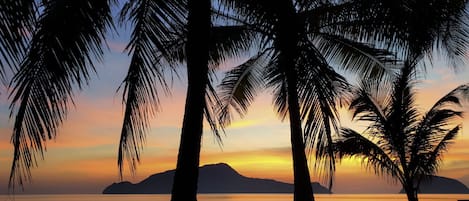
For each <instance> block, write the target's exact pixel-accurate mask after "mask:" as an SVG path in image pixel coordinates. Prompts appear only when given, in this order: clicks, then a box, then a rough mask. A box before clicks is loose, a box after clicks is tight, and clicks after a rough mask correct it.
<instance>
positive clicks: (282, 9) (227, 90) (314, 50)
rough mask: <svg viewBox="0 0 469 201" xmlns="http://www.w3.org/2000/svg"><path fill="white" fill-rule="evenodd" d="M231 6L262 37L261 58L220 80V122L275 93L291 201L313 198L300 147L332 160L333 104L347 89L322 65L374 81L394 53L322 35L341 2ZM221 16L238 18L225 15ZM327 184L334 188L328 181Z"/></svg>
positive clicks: (325, 164)
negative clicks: (289, 160) (286, 131)
mask: <svg viewBox="0 0 469 201" xmlns="http://www.w3.org/2000/svg"><path fill="white" fill-rule="evenodd" d="M299 2H301V1H299ZM229 3H232V4H234V6H233V7H234V8H235V9H238V10H240V11H239V12H241V13H242V14H244V15H245V16H247V19H238V20H239V21H242V22H244V23H245V24H247V26H249V27H251V28H252V29H253V30H255V31H258V32H259V33H261V34H263V38H262V40H261V41H260V44H261V48H260V49H261V51H260V53H258V54H256V55H254V56H253V57H252V58H250V59H249V60H248V61H247V62H246V63H244V64H242V65H240V66H238V67H235V68H234V69H233V70H231V71H229V72H228V73H227V75H226V77H225V78H224V80H223V81H222V83H221V93H220V94H221V100H222V102H223V107H222V108H221V109H220V118H221V122H224V124H229V122H230V121H231V119H232V114H231V113H232V111H231V110H234V111H236V112H238V113H240V114H241V116H242V115H244V114H245V113H246V112H247V108H248V106H249V105H250V103H251V102H252V101H253V99H254V97H255V95H256V94H257V93H258V91H259V90H260V89H261V88H263V87H265V86H266V87H270V88H273V89H274V92H273V93H274V98H275V100H274V103H275V106H276V107H277V111H278V113H279V114H280V116H281V117H282V118H285V117H286V116H288V117H289V121H290V133H291V144H292V156H293V168H294V186H295V188H294V189H295V190H294V200H311V199H314V197H313V192H312V189H311V182H310V174H309V169H308V165H307V158H306V154H305V145H306V146H308V147H311V148H314V149H315V150H316V156H318V158H319V156H321V157H322V156H324V155H330V156H332V154H333V152H332V150H328V149H325V148H326V147H327V146H325V145H327V144H330V143H331V142H332V141H331V140H332V133H333V132H334V130H335V128H337V125H338V122H337V111H336V108H337V107H336V102H337V99H338V97H340V95H341V94H342V93H343V92H344V91H345V90H346V88H347V84H346V82H345V80H344V79H343V78H342V77H341V76H340V75H338V74H337V73H336V72H335V71H334V70H333V68H332V67H331V66H329V64H328V62H327V60H329V61H331V60H332V61H334V62H336V63H338V64H339V65H342V67H344V68H348V69H355V71H360V72H362V73H363V74H365V75H375V76H376V75H383V74H384V72H385V70H386V69H385V68H383V66H385V63H387V62H388V61H391V60H392V59H391V57H390V56H392V55H391V54H390V53H389V52H387V51H386V50H380V49H376V48H373V47H371V46H369V45H366V44H363V43H360V42H356V41H352V40H348V39H347V38H344V37H342V36H340V35H338V34H335V32H334V30H332V31H331V30H329V29H327V28H324V29H322V28H321V27H327V26H328V23H331V24H333V22H332V21H330V20H331V19H334V17H331V16H334V15H335V16H340V14H342V11H343V9H344V6H343V5H341V4H338V5H336V4H332V3H330V4H327V3H324V4H323V3H319V2H316V3H317V4H314V3H312V4H314V5H304V6H302V7H301V8H300V9H297V8H296V6H295V4H293V2H292V1H289V0H282V1H275V2H272V1H233V2H229ZM239 8H241V9H239ZM243 8H244V9H243ZM246 8H249V9H246ZM222 15H223V16H224V17H228V18H230V19H237V18H236V17H234V16H230V15H229V14H222ZM334 22H335V21H334ZM336 23H340V22H339V21H337V22H336ZM331 44H333V45H334V46H331ZM365 53H366V54H365ZM302 124H304V126H305V129H304V130H303V129H302ZM304 139H305V140H306V141H304ZM328 159H330V160H321V161H320V162H319V163H321V164H322V165H321V168H325V169H326V170H330V171H332V170H334V160H333V157H329V158H328ZM330 178H332V174H331V177H330ZM329 183H330V185H332V180H330V182H329Z"/></svg>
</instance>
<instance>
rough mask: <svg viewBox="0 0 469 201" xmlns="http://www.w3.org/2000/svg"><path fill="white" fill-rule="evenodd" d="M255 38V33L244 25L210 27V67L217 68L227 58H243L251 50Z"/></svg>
mask: <svg viewBox="0 0 469 201" xmlns="http://www.w3.org/2000/svg"><path fill="white" fill-rule="evenodd" d="M256 37H257V36H256V34H255V32H253V31H251V30H250V29H248V27H247V26H244V25H236V26H214V27H212V30H211V44H210V58H209V59H210V65H211V66H218V65H219V64H220V63H222V62H224V61H226V60H227V59H229V58H233V57H235V58H239V57H241V56H243V54H245V53H247V52H248V51H249V50H250V49H251V47H252V46H253V44H254V41H256Z"/></svg>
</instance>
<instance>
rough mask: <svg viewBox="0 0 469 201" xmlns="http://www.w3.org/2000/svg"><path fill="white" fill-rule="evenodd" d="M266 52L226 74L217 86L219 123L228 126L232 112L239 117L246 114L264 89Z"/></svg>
mask: <svg viewBox="0 0 469 201" xmlns="http://www.w3.org/2000/svg"><path fill="white" fill-rule="evenodd" d="M267 58H268V52H267V51H264V52H262V53H260V54H258V55H255V56H253V57H251V58H250V59H248V60H247V61H246V62H244V63H243V64H241V65H239V66H237V67H235V68H233V69H232V70H230V71H228V72H226V74H225V77H224V78H223V80H222V81H221V83H220V85H219V91H220V92H219V94H220V100H221V103H222V106H221V108H220V109H219V110H218V111H219V112H218V113H219V118H220V122H222V124H223V125H228V124H230V122H231V120H232V119H233V114H232V113H233V112H232V110H234V111H236V112H237V113H238V114H239V115H241V116H243V115H244V114H246V112H247V109H248V107H249V106H250V105H251V103H252V101H254V97H255V95H256V94H257V93H258V91H259V90H260V89H261V88H263V87H264V80H263V78H264V73H263V72H264V69H263V67H264V66H265V65H266V59H267Z"/></svg>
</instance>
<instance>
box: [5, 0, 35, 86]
mask: <svg viewBox="0 0 469 201" xmlns="http://www.w3.org/2000/svg"><path fill="white" fill-rule="evenodd" d="M35 22H36V5H35V1H33V0H4V1H2V3H1V5H0V79H2V80H3V81H4V79H5V77H4V76H5V71H6V68H5V66H7V67H9V68H10V69H15V68H16V67H17V65H18V64H19V63H20V62H21V60H22V59H23V57H24V55H25V53H26V50H27V43H28V40H29V39H30V38H29V34H30V33H33V30H34V28H33V27H34V24H35Z"/></svg>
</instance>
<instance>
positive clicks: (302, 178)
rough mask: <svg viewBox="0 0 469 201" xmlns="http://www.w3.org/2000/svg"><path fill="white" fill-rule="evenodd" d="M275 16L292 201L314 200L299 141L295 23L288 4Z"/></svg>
mask: <svg viewBox="0 0 469 201" xmlns="http://www.w3.org/2000/svg"><path fill="white" fill-rule="evenodd" d="M283 2H285V4H286V5H282V7H284V8H281V9H280V10H281V11H280V16H279V26H278V27H279V30H278V40H277V42H278V43H277V45H278V47H279V49H280V52H281V56H280V61H279V65H280V66H281V68H282V69H283V70H284V72H285V77H286V82H287V96H288V98H287V102H288V112H289V119H290V135H291V136H290V137H291V148H292V157H293V177H294V193H293V200H294V201H311V200H314V195H313V190H312V187H311V180H310V179H311V178H310V175H309V169H308V163H307V160H306V154H305V145H304V142H303V130H302V128H301V117H300V106H299V100H298V92H297V71H296V68H295V56H296V55H297V44H298V40H299V38H298V34H297V33H298V30H299V27H298V25H297V24H295V22H297V21H296V20H295V8H294V5H293V3H292V2H291V1H283Z"/></svg>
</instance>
